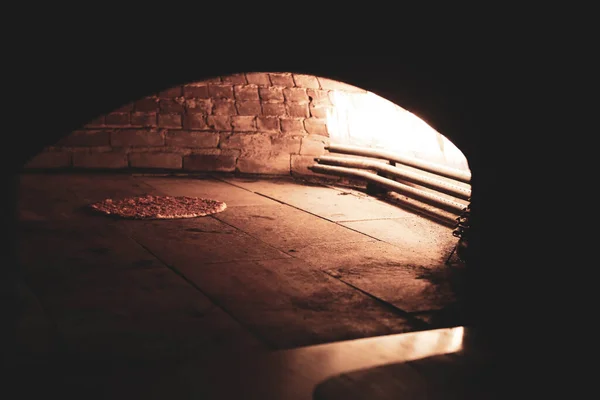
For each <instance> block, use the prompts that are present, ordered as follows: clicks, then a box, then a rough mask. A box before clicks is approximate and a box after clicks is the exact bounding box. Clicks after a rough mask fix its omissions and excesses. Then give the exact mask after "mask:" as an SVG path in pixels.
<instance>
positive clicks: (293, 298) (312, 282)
mask: <svg viewBox="0 0 600 400" xmlns="http://www.w3.org/2000/svg"><path fill="white" fill-rule="evenodd" d="M175 265H176V267H177V268H178V269H180V270H181V271H182V273H183V274H184V275H185V276H186V277H188V278H189V279H191V280H192V281H193V282H195V283H196V284H197V285H198V286H199V287H201V288H202V290H203V291H205V292H206V293H208V295H209V296H210V297H211V298H213V299H216V302H217V303H218V304H221V305H222V307H223V308H225V309H227V310H229V312H231V313H232V314H234V315H236V316H237V318H238V319H239V320H240V321H243V324H244V325H245V326H249V327H251V329H252V330H253V331H254V332H257V333H258V334H259V335H260V336H261V337H264V338H265V339H266V341H267V342H268V343H270V344H271V345H272V347H275V348H292V347H298V346H304V345H309V344H317V343H326V342H333V341H339V340H346V339H357V338H362V337H369V336H378V335H386V334H390V333H400V332H406V331H410V330H412V327H411V326H410V324H409V323H408V322H407V321H406V320H404V319H403V318H401V317H399V316H398V315H397V314H395V313H394V312H392V311H390V310H389V309H387V308H385V307H383V306H382V305H381V304H379V303H378V302H377V301H375V300H373V299H372V298H370V297H368V296H366V295H364V294H362V293H360V292H359V291H356V290H354V289H352V288H350V287H348V286H347V285H345V284H343V283H342V282H340V281H339V280H337V279H334V278H332V277H331V276H329V275H327V274H325V273H323V272H322V271H319V270H317V269H315V268H311V267H310V266H309V265H308V264H307V263H305V262H304V261H302V260H298V259H293V258H288V259H280V260H264V261H241V262H231V263H220V264H206V265H202V266H198V265H197V264H195V263H193V262H187V263H184V262H181V263H176V264H175Z"/></svg>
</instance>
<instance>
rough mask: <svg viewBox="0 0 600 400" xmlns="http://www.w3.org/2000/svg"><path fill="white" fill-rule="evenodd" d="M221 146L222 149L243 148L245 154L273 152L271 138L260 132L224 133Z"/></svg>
mask: <svg viewBox="0 0 600 400" xmlns="http://www.w3.org/2000/svg"><path fill="white" fill-rule="evenodd" d="M219 146H220V147H221V148H222V149H238V150H241V152H242V155H243V156H249V155H264V154H270V153H271V139H270V138H269V137H268V136H265V135H261V134H260V133H254V134H252V133H248V134H235V133H234V134H233V135H223V137H222V138H221V142H220V144H219Z"/></svg>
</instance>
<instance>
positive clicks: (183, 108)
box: [26, 72, 468, 179]
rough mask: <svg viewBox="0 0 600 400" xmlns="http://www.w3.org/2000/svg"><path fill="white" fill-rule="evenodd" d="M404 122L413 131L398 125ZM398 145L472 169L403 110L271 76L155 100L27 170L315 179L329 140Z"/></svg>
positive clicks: (88, 131)
mask: <svg viewBox="0 0 600 400" xmlns="http://www.w3.org/2000/svg"><path fill="white" fill-rule="evenodd" d="M374 101H375V102H374ZM369 105H370V108H369V107H367V106H369ZM389 115H392V120H391V121H390V119H389V118H387V117H386V116H389ZM406 116H408V117H412V119H411V120H410V121H409V124H411V125H410V126H408V127H401V128H399V129H400V130H398V128H396V127H394V125H397V124H400V125H401V124H402V123H403V122H405V120H406ZM386 118H387V120H386ZM419 122H421V124H420V125H418V124H419ZM415 124H417V125H418V126H417V125H415ZM361 125H362V126H361ZM365 135H366V136H367V137H366V138H365ZM419 136H420V137H421V138H422V139H421V142H420V143H417V142H415V138H419ZM394 137H395V140H397V141H398V139H400V143H399V145H400V146H401V147H397V148H396V150H397V151H399V152H403V151H405V150H408V151H407V154H408V155H412V156H416V157H417V158H422V159H425V160H429V161H435V162H442V163H445V164H448V163H450V165H451V166H453V167H457V168H460V169H462V170H466V171H468V164H467V162H466V159H465V158H464V156H463V155H462V153H461V152H460V151H459V150H458V149H457V148H456V147H455V146H454V145H453V144H452V143H451V142H449V141H448V140H447V139H446V138H445V137H443V136H442V135H440V134H439V133H437V132H435V131H434V130H433V129H432V128H430V127H429V126H427V125H426V124H425V123H423V122H422V121H421V120H420V119H419V118H417V117H415V116H414V115H412V114H411V113H409V112H407V111H406V110H404V109H403V108H401V107H400V106H399V105H395V104H393V103H391V102H389V101H387V100H385V99H383V98H381V97H379V96H377V95H374V94H373V93H370V92H368V91H366V90H364V89H361V88H357V87H355V86H352V85H348V84H345V83H342V82H338V81H335V80H332V79H328V78H324V77H317V76H313V75H305V74H296V73H273V72H269V73H267V72H264V73H261V72H254V73H238V74H231V75H225V76H218V77H214V78H212V79H207V80H203V81H199V82H190V83H187V84H184V85H180V86H174V87H171V88H169V89H167V90H164V91H161V92H159V93H149V94H148V95H147V96H146V97H143V98H140V99H137V100H136V101H133V102H131V103H128V104H124V105H123V106H121V107H120V108H118V109H115V110H113V111H112V112H109V113H107V114H105V115H101V116H98V117H97V118H95V119H94V120H92V121H89V122H88V123H87V124H85V125H84V126H82V127H80V128H79V129H77V130H75V131H73V132H71V133H70V134H68V135H66V136H65V137H64V138H63V139H61V140H60V141H58V142H57V143H54V144H53V145H51V146H48V147H46V149H45V150H44V151H43V152H41V153H39V154H38V155H37V156H35V157H34V158H32V159H31V160H30V161H29V162H28V164H27V165H26V168H27V169H75V170H99V169H101V170H123V169H134V170H150V171H155V172H156V171H170V172H183V173H190V172H236V173H239V174H261V175H293V176H311V175H319V174H315V173H314V172H312V171H311V170H310V169H309V168H308V167H310V166H311V165H313V164H314V162H315V161H314V159H315V157H318V156H320V155H323V154H324V153H327V151H326V149H325V147H326V146H327V145H329V144H330V142H335V143H338V144H339V143H342V144H348V143H350V144H359V145H363V146H365V145H366V146H369V147H373V146H376V147H382V148H388V147H389V144H388V143H386V142H382V141H381V139H382V138H387V139H390V138H392V139H393V138H394ZM374 138H375V139H374ZM426 140H430V142H431V143H426ZM423 144H426V146H425V147H427V146H429V147H428V149H429V150H431V149H432V148H433V149H434V153H432V152H431V151H429V152H428V153H427V152H425V153H424V152H422V151H420V150H422V149H420V148H418V147H419V146H420V147H423ZM419 151H420V152H419ZM405 152H406V151H405ZM440 157H441V158H440ZM330 179H332V178H331V177H330Z"/></svg>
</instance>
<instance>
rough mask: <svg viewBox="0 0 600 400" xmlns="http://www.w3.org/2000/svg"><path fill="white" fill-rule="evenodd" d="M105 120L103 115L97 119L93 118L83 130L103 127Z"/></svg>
mask: <svg viewBox="0 0 600 400" xmlns="http://www.w3.org/2000/svg"><path fill="white" fill-rule="evenodd" d="M105 121H106V118H105V116H104V115H101V116H99V117H98V118H94V119H93V120H91V121H90V122H88V123H87V124H85V125H84V126H83V127H84V128H101V127H103V126H104V125H105Z"/></svg>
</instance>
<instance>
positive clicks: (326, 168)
mask: <svg viewBox="0 0 600 400" xmlns="http://www.w3.org/2000/svg"><path fill="white" fill-rule="evenodd" d="M308 168H309V169H310V170H312V171H314V172H318V173H322V174H331V175H338V176H346V177H353V178H363V179H365V180H367V181H370V182H374V183H377V184H378V185H381V186H383V187H384V188H386V189H388V190H392V191H394V192H397V193H400V194H403V195H405V196H409V197H414V198H416V199H417V200H420V201H422V202H423V203H427V204H430V205H433V206H436V207H439V208H441V209H444V210H446V211H450V212H452V213H455V214H461V213H462V212H463V210H464V209H465V208H466V207H467V206H466V205H464V204H460V203H457V202H455V201H452V200H448V199H445V198H443V197H440V196H436V195H434V194H431V193H429V192H425V191H423V190H419V189H415V188H412V187H410V186H408V185H405V184H402V183H400V182H396V181H394V180H391V179H387V178H384V177H382V176H378V175H375V174H372V173H370V172H366V171H362V170H357V169H352V168H346V167H336V166H330V165H320V164H315V165H313V166H311V167H308Z"/></svg>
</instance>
